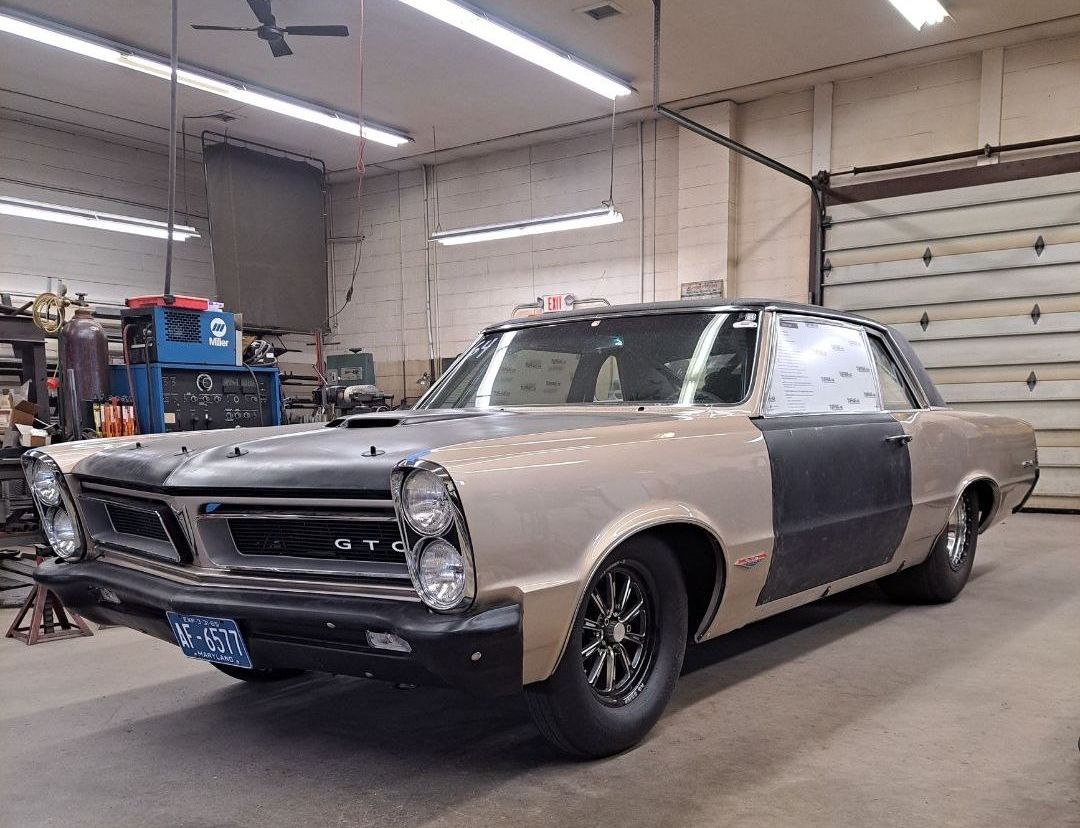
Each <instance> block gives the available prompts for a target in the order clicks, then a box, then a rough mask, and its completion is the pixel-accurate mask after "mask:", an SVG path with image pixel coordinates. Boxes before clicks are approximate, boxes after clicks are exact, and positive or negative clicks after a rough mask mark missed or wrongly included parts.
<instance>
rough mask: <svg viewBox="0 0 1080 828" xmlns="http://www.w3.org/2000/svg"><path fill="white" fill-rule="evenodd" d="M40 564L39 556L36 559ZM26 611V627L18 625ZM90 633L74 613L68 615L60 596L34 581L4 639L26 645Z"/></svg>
mask: <svg viewBox="0 0 1080 828" xmlns="http://www.w3.org/2000/svg"><path fill="white" fill-rule="evenodd" d="M38 563H41V559H40V558H39V559H38ZM28 613H29V614H30V624H29V626H20V624H22V622H23V621H24V620H25V619H26V616H27V614H28ZM83 635H93V633H92V632H91V631H90V628H89V627H88V626H87V625H86V622H85V621H83V620H82V619H81V618H80V617H79V616H78V615H76V614H75V613H71V616H70V617H69V616H68V611H67V610H66V609H64V605H63V603H61V601H60V596H58V595H57V594H56V593H55V592H52V591H51V590H49V589H47V588H46V587H44V586H42V585H41V584H34V588H33V590H31V592H30V594H29V595H27V596H26V600H25V601H23V605H22V607H21V608H20V609H19V612H18V614H17V615H16V616H15V620H14V621H12V622H11V626H10V627H8V631H7V632H6V633H4V637H5V638H17V639H18V640H19V641H22V642H24V643H25V644H26V645H27V646H30V645H31V644H41V643H43V642H46V641H59V640H61V639H63V638H75V637H77V636H83Z"/></svg>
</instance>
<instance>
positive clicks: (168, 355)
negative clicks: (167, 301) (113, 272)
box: [120, 306, 241, 365]
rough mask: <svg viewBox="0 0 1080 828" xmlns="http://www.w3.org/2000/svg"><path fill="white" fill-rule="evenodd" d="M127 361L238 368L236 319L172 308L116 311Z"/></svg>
mask: <svg viewBox="0 0 1080 828" xmlns="http://www.w3.org/2000/svg"><path fill="white" fill-rule="evenodd" d="M120 322H121V325H123V333H124V340H125V343H126V345H127V353H128V360H129V361H130V362H131V363H140V364H141V363H144V362H165V363H173V364H178V365H239V364H240V355H241V349H240V343H239V342H238V339H239V337H237V335H236V320H235V318H234V317H233V315H232V314H231V313H226V312H225V311H197V310H187V309H185V308H174V307H168V306H165V307H148V308H137V309H136V308H127V309H125V310H123V311H121V312H120Z"/></svg>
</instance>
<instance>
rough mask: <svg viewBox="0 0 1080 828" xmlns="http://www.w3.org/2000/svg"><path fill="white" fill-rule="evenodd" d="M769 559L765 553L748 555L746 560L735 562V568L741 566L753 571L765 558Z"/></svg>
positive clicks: (741, 559)
mask: <svg viewBox="0 0 1080 828" xmlns="http://www.w3.org/2000/svg"><path fill="white" fill-rule="evenodd" d="M766 557H768V556H767V555H766V554H765V553H764V552H758V553H757V554H756V555H747V556H746V557H745V558H739V560H737V561H735V566H741V567H742V568H743V569H753V568H754V567H755V566H757V565H758V564H759V563H761V562H762V561H763V560H765V558H766Z"/></svg>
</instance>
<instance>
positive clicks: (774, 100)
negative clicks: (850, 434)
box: [0, 35, 1080, 397]
mask: <svg viewBox="0 0 1080 828" xmlns="http://www.w3.org/2000/svg"><path fill="white" fill-rule="evenodd" d="M847 74H848V75H850V74H851V73H850V72H848V73H847ZM717 86H718V87H719V86H722V82H718V83H717ZM690 114H691V115H693V116H694V117H695V118H697V119H698V120H700V121H702V122H704V123H706V124H709V125H711V126H713V127H714V128H716V129H718V130H720V131H723V132H726V133H728V134H732V135H734V136H736V137H737V138H738V139H739V140H741V141H744V142H745V143H748V144H750V145H752V146H754V147H756V148H758V149H760V150H761V151H763V152H765V153H767V154H769V155H772V156H774V157H776V158H779V159H781V160H783V161H785V162H786V163H788V164H790V165H791V166H793V167H795V168H797V169H799V170H801V171H802V172H804V173H807V174H813V173H814V172H816V171H818V170H820V169H829V170H832V171H838V170H843V169H845V168H849V167H851V166H852V165H866V164H874V163H880V162H886V161H894V160H900V159H904V158H911V157H916V156H922V155H928V154H938V153H945V152H950V151H955V150H963V149H971V148H973V147H976V146H981V145H983V144H985V143H1000V142H1005V143H1008V142H1016V141H1027V140H1033V139H1039V138H1048V137H1054V136H1059V135H1066V134H1075V133H1080V35H1070V36H1065V37H1061V38H1057V39H1050V40H1038V41H1032V42H1027V43H1022V44H1019V45H1015V46H1009V47H1006V48H996V49H988V50H986V51H974V52H972V53H970V54H965V55H961V56H959V57H953V58H950V59H947V60H941V61H938V62H933V63H926V64H923V65H917V66H911V67H906V68H902V69H895V70H891V71H886V72H878V73H875V74H872V75H869V76H866V77H855V78H850V77H845V78H844V79H837V80H835V81H833V82H827V83H820V84H818V85H816V86H814V87H808V88H804V89H796V90H794V91H786V92H783V93H781V94H772V95H767V96H764V97H759V98H757V99H753V100H749V101H746V102H742V103H735V102H733V101H722V102H720V103H716V104H711V105H709V106H704V107H699V108H697V109H694V110H691V113H690ZM0 118H2V119H3V120H2V122H0V176H2V177H3V179H4V181H3V190H2V191H3V192H4V193H5V194H10V195H20V196H23V197H25V198H32V199H37V200H41V201H50V200H60V201H62V202H63V203H73V204H76V205H77V206H87V207H96V208H97V209H103V210H109V209H110V208H116V207H119V206H121V205H122V206H123V209H115V211H116V212H123V213H129V214H132V215H142V214H143V213H140V212H139V210H140V209H142V208H140V207H139V206H138V205H139V204H145V205H148V208H146V209H147V210H148V212H146V215H148V216H151V215H152V216H154V217H158V216H160V211H161V209H162V207H163V205H164V202H165V174H166V163H165V160H166V159H165V157H164V150H163V148H161V147H155V146H151V145H147V144H144V143H139V142H124V141H121V140H118V139H114V138H109V137H102V136H101V135H96V136H95V135H90V134H78V133H77V132H76V131H74V130H73V129H71V128H67V127H64V128H59V127H58V125H56V124H49V123H47V122H34V120H33V118H27V117H25V116H22V115H19V116H18V117H8V116H7V115H6V113H3V112H0ZM608 146H609V134H608V130H607V128H606V127H605V126H603V125H599V124H598V126H597V129H596V131H595V132H594V133H591V134H588V135H584V136H579V137H575V138H571V139H564V140H559V141H547V142H543V141H541V142H537V143H535V144H534V145H532V146H530V147H524V148H520V149H514V150H504V151H500V152H494V153H490V154H487V155H483V156H478V157H471V158H467V159H464V160H455V161H452V162H447V163H443V164H441V165H440V166H439V169H438V171H437V179H438V186H437V193H438V215H437V217H436V211H435V207H436V200H435V193H436V187H435V182H434V178H435V175H434V174H429V176H428V181H427V187H426V198H425V181H424V173H423V171H422V170H420V169H415V170H409V171H406V172H401V173H390V174H382V175H376V174H369V175H368V176H367V177H366V179H365V180H364V182H363V185H362V197H361V201H360V202H359V203H360V204H361V205H362V207H363V209H362V210H361V211H359V214H358V210H357V204H358V201H357V185H356V183H355V182H345V183H340V184H336V185H334V186H333V187H332V200H333V227H332V233H333V235H335V236H353V235H355V234H356V233H357V228H358V227H359V229H360V232H361V233H362V234H363V235H364V236H365V241H364V244H363V249H362V251H361V255H360V258H359V262H357V258H356V246H355V244H353V243H351V242H349V241H342V242H338V243H335V244H333V246H332V260H333V282H334V289H335V296H336V298H337V302H336V303H335V307H340V306H341V303H342V302H343V301H344V294H345V291H346V290H347V289H348V286H349V282H350V279H351V276H352V273H353V270H354V267H355V268H356V286H357V287H356V290H355V293H354V299H353V301H352V303H351V304H350V305H349V306H348V307H347V308H346V309H345V310H344V311H343V312H342V313H341V314H340V315H339V316H338V317H337V318H336V320H335V330H334V340H335V341H336V343H337V344H335V345H331V346H330V348H329V350H330V352H335V351H344V350H345V349H347V348H350V347H363V348H365V349H366V350H370V351H371V352H372V353H373V354H374V355H375V359H376V365H377V370H378V373H379V380H380V384H381V385H382V386H383V387H384V388H385V389H386V390H387V391H389V392H392V393H394V394H395V395H397V396H398V397H400V396H401V395H402V393H404V394H405V395H406V396H408V397H415V396H417V395H418V394H419V393H420V392H421V391H422V390H423V388H422V386H419V385H417V380H418V379H419V378H420V377H421V376H422V375H423V374H424V373H425V372H426V371H427V370H428V365H429V362H428V359H429V356H430V354H431V353H432V352H433V353H434V354H436V355H437V356H440V357H452V356H454V355H456V354H457V353H459V352H460V351H461V350H462V349H463V348H465V347H466V346H467V345H468V343H469V342H470V341H471V340H472V339H473V337H474V336H475V334H476V332H477V331H478V330H479V329H480V328H481V327H483V326H484V325H486V324H488V323H490V322H493V321H496V320H499V319H501V318H504V317H506V316H508V315H509V313H510V311H511V309H512V308H513V306H514V305H516V304H518V303H522V302H527V301H530V300H531V299H533V298H535V297H536V296H537V295H539V294H544V293H555V292H567V293H574V294H576V295H578V296H600V297H603V298H606V299H607V300H609V301H611V302H639V301H642V300H645V301H651V300H653V299H659V300H663V299H674V298H677V297H678V296H679V292H680V284H681V283H684V282H688V281H698V280H702V279H723V280H724V281H725V283H726V289H727V293H728V295H729V296H766V297H774V298H778V299H794V300H802V299H805V297H806V290H807V267H808V261H809V226H810V214H809V202H808V197H807V193H806V191H805V189H804V188H803V187H802V186H801V185H799V184H797V183H795V182H792V181H790V180H788V179H786V178H784V177H782V176H780V175H778V174H776V173H773V172H771V171H769V170H766V169H764V168H762V167H759V166H758V165H755V164H753V163H752V162H749V161H746V160H745V159H742V158H738V157H732V155H731V154H730V153H729V152H727V151H726V150H723V149H721V148H719V147H717V146H715V145H713V144H710V143H709V142H706V141H703V140H702V139H700V138H697V137H696V136H694V135H692V134H690V133H688V132H686V131H685V130H678V129H677V128H676V127H674V126H673V125H671V124H669V123H667V122H663V123H656V122H653V121H648V122H645V123H643V124H642V125H641V126H640V127H639V126H638V125H637V124H633V125H630V126H626V127H623V128H620V129H619V130H618V131H617V133H616V154H615V188H614V196H615V203H616V206H617V207H618V208H619V210H620V211H621V212H622V213H623V215H624V217H625V221H624V222H623V223H622V224H619V225H614V226H608V227H601V228H592V229H588V230H580V231H572V232H568V233H560V234H552V235H546V236H533V237H526V238H522V239H514V240H507V241H500V242H488V243H484V244H477V245H468V246H461V247H456V248H446V247H442V248H436V247H433V246H429V245H427V244H426V231H427V228H428V227H429V226H434V225H435V223H436V219H437V221H438V223H439V224H441V226H442V228H443V229H450V228H454V227H463V226H469V225H474V224H482V223H487V222H497V221H507V220H511V219H516V218H524V217H528V216H537V215H544V214H550V213H556V212H563V211H569V210H576V209H581V208H585V207H593V206H596V205H598V204H599V203H600V201H601V200H603V199H604V198H606V197H607V186H608V170H609V156H608ZM184 168H186V170H187V179H188V187H187V205H188V207H187V210H188V211H189V212H190V213H191V216H190V223H192V224H194V225H195V226H196V227H197V228H198V229H199V230H200V232H203V239H201V240H198V241H193V242H187V243H185V244H183V245H179V246H178V253H179V258H178V261H177V271H176V289H177V290H178V291H183V292H191V293H196V294H208V295H213V294H214V292H215V288H214V283H213V272H212V265H211V262H210V256H209V245H208V235H207V232H206V230H207V227H206V223H205V219H204V218H203V216H205V215H206V205H205V203H204V202H203V193H202V175H201V169H200V168H199V164H198V159H197V158H190V159H189V160H188V162H187V164H186V165H182V169H184ZM849 180H850V179H849ZM19 181H28V182H30V184H29V185H28V184H21V183H18V182H19ZM35 183H37V184H39V185H44V186H37V187H35V186H34V184H35ZM49 187H66V188H70V189H79V190H83V191H85V192H87V193H89V194H93V195H92V196H88V197H86V198H85V199H83V200H79V199H78V198H77V197H74V196H67V195H65V197H64V198H63V199H57V197H56V196H57V193H56V191H55V190H50V189H49ZM132 202H134V204H132ZM154 205H158V207H157V208H156V209H154ZM105 236H108V237H109V238H103V237H105ZM161 257H162V248H161V245H159V244H157V243H156V242H154V241H153V240H148V239H140V238H138V237H134V236H123V235H121V234H110V233H100V232H95V231H91V230H80V229H78V228H68V227H62V226H60V225H49V224H46V223H41V222H27V221H16V220H13V219H8V218H7V217H2V216H0V291H6V292H11V293H14V294H16V295H18V296H26V295H33V294H36V293H38V292H40V291H42V290H46V289H50V288H51V287H54V286H55V279H56V278H57V277H59V278H63V279H64V280H65V281H67V282H68V283H69V284H70V285H71V287H72V289H73V290H85V291H87V292H89V293H90V294H91V295H92V297H93V298H94V299H96V300H97V301H121V300H122V299H123V298H124V297H125V296H128V295H131V294H135V293H146V292H155V291H157V290H160V285H159V282H160V278H161V276H160V274H161V273H162V271H163V264H162V261H161ZM322 287H323V286H322V285H319V286H313V289H315V288H318V289H322ZM429 304H430V306H431V314H430V318H431V322H432V324H431V329H430V335H429V328H428V318H429V316H428V305H429ZM429 336H430V343H429Z"/></svg>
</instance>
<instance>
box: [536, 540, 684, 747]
mask: <svg viewBox="0 0 1080 828" xmlns="http://www.w3.org/2000/svg"><path fill="white" fill-rule="evenodd" d="M686 625H687V602H686V587H685V585H684V583H683V577H682V571H681V570H680V568H679V565H678V563H677V562H676V560H675V556H674V554H673V552H672V550H671V549H670V548H669V547H668V546H667V545H666V544H665V543H663V542H662V541H660V540H658V539H656V538H652V537H648V536H643V537H640V538H633V539H631V540H629V541H627V542H626V543H624V544H623V545H622V546H620V547H619V548H618V549H617V550H615V551H614V552H613V553H612V554H611V555H609V556H608V558H607V559H606V560H605V561H604V563H603V564H602V565H601V566H600V568H599V570H598V571H597V574H596V575H595V576H594V577H593V579H592V580H591V581H590V583H589V585H588V588H587V589H586V590H585V595H584V598H583V600H582V602H581V606H580V607H579V608H578V611H577V615H576V616H575V618H574V626H573V629H572V630H571V633H570V640H569V642H568V643H567V645H566V649H565V651H564V652H563V656H562V659H561V660H560V661H559V665H558V666H557V667H556V668H555V672H554V673H553V674H552V676H551V678H549V679H547V680H546V681H543V682H540V683H538V684H534V685H529V686H528V687H526V688H525V698H526V701H527V702H528V706H529V711H530V712H531V713H532V717H533V721H535V722H536V725H537V727H538V728H539V729H540V732H541V733H542V734H543V735H544V737H545V738H546V739H547V740H548V741H549V742H551V743H552V744H553V745H554V746H555V747H557V748H558V749H560V750H562V751H564V752H566V753H569V754H572V755H575V756H582V757H591V758H598V757H601V756H610V755H611V754H614V753H619V752H620V751H623V750H626V749H627V748H630V747H633V746H634V745H635V744H637V743H638V742H640V741H641V740H642V739H643V738H644V737H645V734H646V733H648V732H649V730H650V729H651V728H652V726H653V725H654V724H656V721H657V719H659V718H660V715H661V714H662V713H663V711H664V708H665V707H666V706H667V703H668V700H669V699H670V698H671V693H672V691H673V689H674V687H675V681H676V679H678V676H679V671H680V670H681V668H682V660H683V653H684V651H685V649H686Z"/></svg>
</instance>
